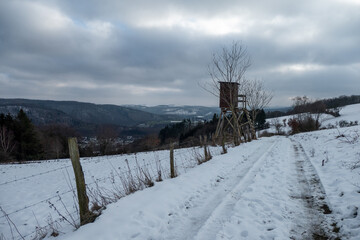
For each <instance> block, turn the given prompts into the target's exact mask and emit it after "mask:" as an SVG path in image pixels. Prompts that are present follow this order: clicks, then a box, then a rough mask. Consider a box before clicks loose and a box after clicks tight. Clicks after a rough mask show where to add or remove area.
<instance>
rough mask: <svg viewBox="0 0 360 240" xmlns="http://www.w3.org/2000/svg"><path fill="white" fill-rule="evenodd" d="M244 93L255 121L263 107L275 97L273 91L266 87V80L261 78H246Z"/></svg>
mask: <svg viewBox="0 0 360 240" xmlns="http://www.w3.org/2000/svg"><path fill="white" fill-rule="evenodd" d="M243 91H244V93H243V94H244V95H246V99H247V105H248V107H249V109H250V111H251V112H252V118H253V121H255V119H256V116H257V114H258V113H259V111H260V110H261V109H264V108H265V107H267V106H268V105H269V103H270V101H271V100H272V98H273V94H272V92H269V91H267V90H266V89H265V87H264V82H263V81H260V80H256V79H255V80H245V81H244V87H243Z"/></svg>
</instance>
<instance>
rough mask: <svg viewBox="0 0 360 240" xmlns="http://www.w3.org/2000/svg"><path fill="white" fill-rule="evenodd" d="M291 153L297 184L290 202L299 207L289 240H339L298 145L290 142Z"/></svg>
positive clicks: (321, 191)
mask: <svg viewBox="0 0 360 240" xmlns="http://www.w3.org/2000/svg"><path fill="white" fill-rule="evenodd" d="M291 141H292V144H293V150H294V158H295V162H294V164H295V169H296V178H297V181H298V183H299V186H298V188H297V189H293V192H292V194H291V196H290V197H291V198H292V199H295V200H298V201H299V202H301V203H302V205H303V209H302V210H300V211H298V213H297V215H298V216H297V218H296V224H294V227H293V228H292V230H291V231H290V233H291V239H313V240H322V239H341V238H340V236H339V233H338V232H339V228H338V227H337V224H336V221H335V220H334V217H333V215H332V210H331V207H330V206H329V204H328V200H327V196H326V193H325V190H324V187H323V185H322V183H321V180H320V177H319V175H318V174H317V172H316V169H315V168H314V166H313V165H312V163H311V161H310V159H309V157H308V156H307V155H306V153H305V151H304V149H303V147H302V145H301V144H300V143H298V142H296V141H294V140H293V139H291Z"/></svg>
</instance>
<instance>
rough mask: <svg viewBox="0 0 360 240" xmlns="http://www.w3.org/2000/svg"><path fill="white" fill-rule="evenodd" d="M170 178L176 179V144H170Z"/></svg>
mask: <svg viewBox="0 0 360 240" xmlns="http://www.w3.org/2000/svg"><path fill="white" fill-rule="evenodd" d="M170 177H171V178H174V177H176V173H175V162H174V144H173V143H171V144H170Z"/></svg>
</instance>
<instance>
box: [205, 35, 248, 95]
mask: <svg viewBox="0 0 360 240" xmlns="http://www.w3.org/2000/svg"><path fill="white" fill-rule="evenodd" d="M250 66H251V59H250V56H249V53H248V51H247V49H246V47H244V46H243V45H242V44H241V42H233V44H232V46H231V47H230V48H226V47H223V49H222V51H221V52H220V53H214V54H213V59H212V63H211V64H210V65H209V66H208V71H209V74H210V77H211V82H209V83H207V84H205V86H204V89H205V90H206V91H208V92H210V93H211V94H213V95H215V96H216V97H220V83H219V82H229V83H238V84H239V87H240V89H241V88H242V87H243V82H244V74H245V73H246V71H247V69H248V68H249V67H250Z"/></svg>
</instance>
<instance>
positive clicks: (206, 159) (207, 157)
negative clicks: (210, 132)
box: [203, 135, 209, 162]
mask: <svg viewBox="0 0 360 240" xmlns="http://www.w3.org/2000/svg"><path fill="white" fill-rule="evenodd" d="M203 145H204V162H206V161H208V160H209V156H208V151H207V136H206V135H205V136H204V144H203Z"/></svg>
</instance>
